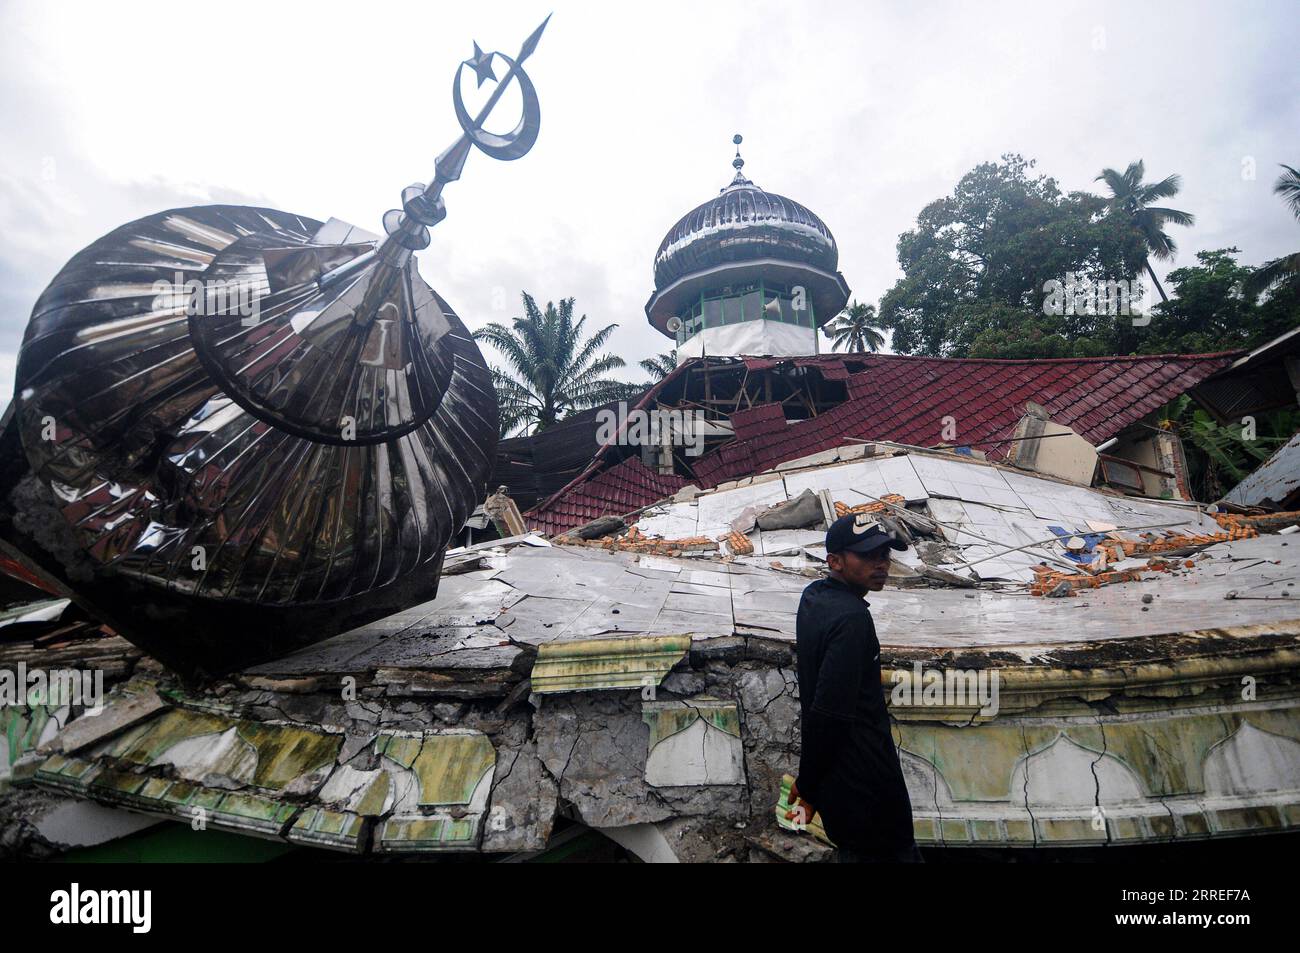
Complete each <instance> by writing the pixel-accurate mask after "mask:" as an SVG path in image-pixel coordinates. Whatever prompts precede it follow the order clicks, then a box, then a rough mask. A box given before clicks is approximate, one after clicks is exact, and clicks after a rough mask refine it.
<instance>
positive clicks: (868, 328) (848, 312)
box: [825, 301, 885, 352]
mask: <svg viewBox="0 0 1300 953" xmlns="http://www.w3.org/2000/svg"><path fill="white" fill-rule="evenodd" d="M825 331H826V336H827V337H829V338H830V339H831V350H832V351H838V350H839V349H840V345H841V344H843V345H845V346H846V347H847V349H848V350H850V351H873V352H874V351H879V350H880V349H881V348H882V347H883V346H884V344H885V335H884V334H882V333H881V330H880V327H879V326H878V325H877V324H876V306H875V305H874V304H861V303H859V302H857V301H854V302H853V303H852V304H851V305H849V306H848V307H847V308H845V309H844V310H843V311H841V312H840V313H839V314H837V315H836V316H835V318H834V319H833V320H832V321H831V322H830V323H829V324H827V325H826V328H825Z"/></svg>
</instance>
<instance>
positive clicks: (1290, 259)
mask: <svg viewBox="0 0 1300 953" xmlns="http://www.w3.org/2000/svg"><path fill="white" fill-rule="evenodd" d="M1279 165H1281V166H1282V168H1283V169H1285V170H1286V171H1285V172H1283V173H1282V174H1281V175H1279V176H1278V177H1277V181H1276V182H1275V183H1273V192H1274V193H1275V194H1276V195H1280V196H1282V201H1283V202H1285V203H1286V204H1287V207H1288V208H1290V209H1291V214H1292V215H1294V216H1295V217H1296V220H1297V221H1300V172H1297V171H1296V170H1295V169H1293V168H1291V166H1289V165H1287V164H1286V163H1279ZM1293 275H1300V251H1298V252H1292V253H1291V254H1289V255H1283V256H1282V257H1281V258H1274V259H1273V260H1272V261H1266V262H1264V264H1262V265H1260V267H1259V269H1258V270H1257V271H1256V272H1255V273H1254V274H1253V275H1251V276H1250V277H1249V278H1247V279H1246V293H1247V294H1249V295H1251V296H1252V297H1254V296H1256V295H1258V294H1260V293H1261V292H1263V291H1266V290H1267V289H1269V288H1271V287H1273V286H1274V285H1276V284H1277V283H1278V282H1280V281H1283V280H1284V279H1286V278H1289V277H1291V276H1293Z"/></svg>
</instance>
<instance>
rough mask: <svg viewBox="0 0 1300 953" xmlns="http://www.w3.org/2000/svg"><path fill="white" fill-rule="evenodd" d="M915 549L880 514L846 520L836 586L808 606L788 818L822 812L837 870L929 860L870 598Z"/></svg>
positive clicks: (803, 609) (833, 557)
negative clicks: (915, 822) (895, 728)
mask: <svg viewBox="0 0 1300 953" xmlns="http://www.w3.org/2000/svg"><path fill="white" fill-rule="evenodd" d="M906 548H907V544H906V543H904V542H903V541H902V540H900V539H898V537H896V536H894V535H893V534H892V533H890V532H888V531H887V530H886V529H885V528H884V527H883V526H881V524H880V523H879V522H878V521H877V520H876V519H875V518H873V517H872V516H871V515H870V514H865V513H863V514H858V515H849V516H844V517H841V518H840V519H837V520H836V521H835V522H834V523H832V524H831V527H830V529H829V530H827V532H826V563H827V565H828V566H829V567H830V578H828V579H819V580H817V581H816V582H814V583H812V585H810V586H808V588H806V589H804V591H803V598H802V599H801V600H800V602H799V616H798V620H797V622H796V627H795V634H796V643H795V645H796V650H797V652H798V665H799V707H800V709H801V712H802V723H803V729H802V734H803V746H802V752H801V757H800V760H799V776H798V778H796V779H795V783H794V786H793V787H792V788H791V789H790V803H791V804H793V805H794V809H793V810H791V811H790V812H789V813H787V815H786V817H787V818H792V819H793V818H796V817H799V816H800V815H802V819H803V820H804V821H805V822H807V821H808V820H810V819H811V818H812V816H813V814H814V813H820V814H821V818H822V824H823V826H824V827H825V828H826V834H827V836H828V837H830V839H831V840H832V841H834V842H835V846H836V851H835V858H834V859H835V861H836V862H837V863H863V862H865V863H871V862H891V861H893V862H904V863H919V862H921V852H920V850H918V849H917V846H916V841H915V840H914V838H913V835H912V803H911V801H910V799H909V798H908V796H907V785H906V784H905V783H904V781H903V769H902V767H901V765H900V764H899V762H898V752H897V751H896V750H895V749H894V741H893V738H892V737H891V735H890V730H889V714H888V712H887V711H886V709H885V693H884V689H883V688H882V687H881V684H880V643H879V642H878V641H876V628H875V625H874V624H873V623H872V621H871V612H870V611H869V610H868V608H867V606H868V603H867V602H865V601H864V599H863V597H864V596H865V595H866V594H867V593H868V592H878V591H879V590H881V589H883V588H884V585H885V579H886V577H887V576H888V575H889V553H890V550H891V549H906Z"/></svg>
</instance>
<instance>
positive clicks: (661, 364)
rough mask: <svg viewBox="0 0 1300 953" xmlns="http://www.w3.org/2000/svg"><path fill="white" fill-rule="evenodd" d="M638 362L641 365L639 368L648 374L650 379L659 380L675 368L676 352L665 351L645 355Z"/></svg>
mask: <svg viewBox="0 0 1300 953" xmlns="http://www.w3.org/2000/svg"><path fill="white" fill-rule="evenodd" d="M638 363H640V365H641V370H643V371H645V372H646V373H647V374H649V375H650V380H652V381H661V380H663V379H664V378H665V377H667V376H668V375H669V374H671V373H672V372H673V371H675V370H677V352H676V351H666V352H664V353H663V354H656V355H655V356H654V357H647V358H645V359H644V360H642V361H639V362H638Z"/></svg>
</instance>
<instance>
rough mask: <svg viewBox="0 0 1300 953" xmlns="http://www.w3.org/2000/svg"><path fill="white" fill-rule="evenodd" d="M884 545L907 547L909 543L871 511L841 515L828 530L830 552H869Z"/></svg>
mask: <svg viewBox="0 0 1300 953" xmlns="http://www.w3.org/2000/svg"><path fill="white" fill-rule="evenodd" d="M882 546H888V547H890V548H891V549H907V543H905V542H903V540H901V539H899V538H898V537H897V536H895V535H894V534H893V533H891V532H890V531H889V530H887V529H885V527H884V526H882V525H881V524H880V521H879V520H878V519H876V518H875V516H873V515H872V514H870V513H850V514H849V515H848V516H841V517H840V518H839V519H837V520H836V521H835V522H834V523H832V524H831V528H830V529H828V530H827V531H826V552H828V553H869V552H871V551H873V550H876V549H879V548H880V547H882Z"/></svg>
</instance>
